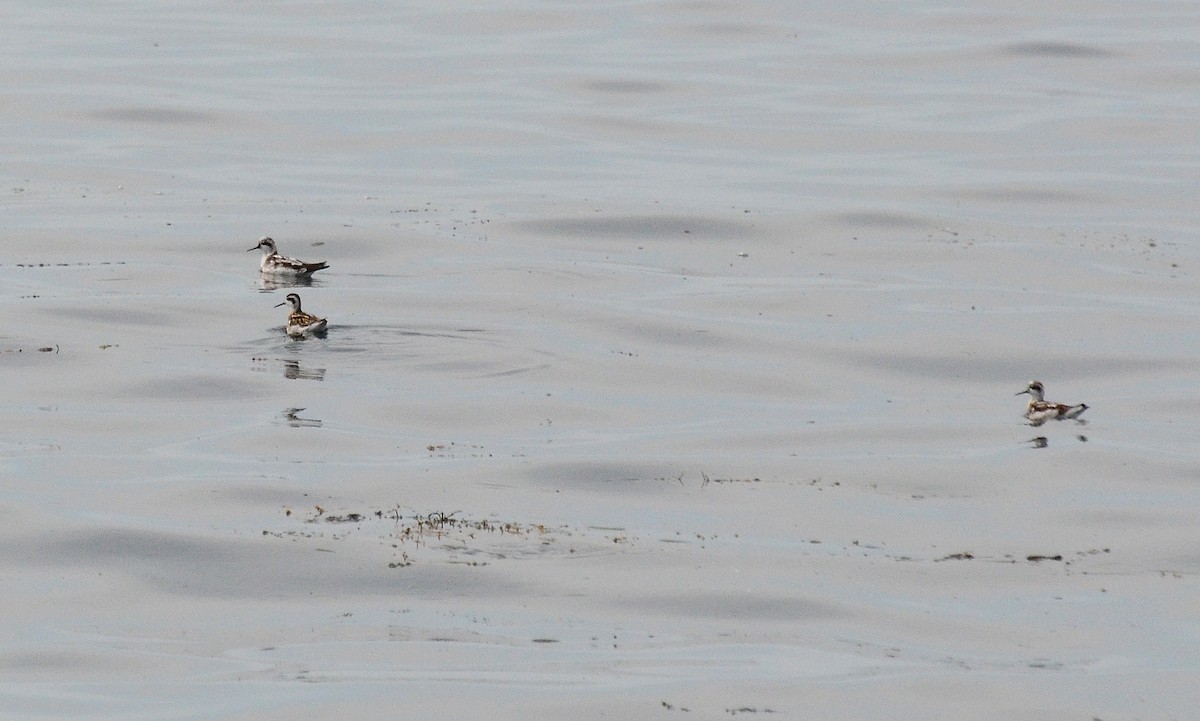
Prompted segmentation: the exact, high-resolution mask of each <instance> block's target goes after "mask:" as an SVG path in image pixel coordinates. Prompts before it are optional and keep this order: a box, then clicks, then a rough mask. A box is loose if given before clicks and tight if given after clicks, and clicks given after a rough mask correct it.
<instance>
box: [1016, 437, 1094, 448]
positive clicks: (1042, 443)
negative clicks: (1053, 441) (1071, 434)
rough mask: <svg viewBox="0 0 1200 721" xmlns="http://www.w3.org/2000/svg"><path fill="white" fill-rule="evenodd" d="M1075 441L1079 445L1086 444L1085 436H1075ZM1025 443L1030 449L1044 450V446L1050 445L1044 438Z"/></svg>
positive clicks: (1048, 440)
mask: <svg viewBox="0 0 1200 721" xmlns="http://www.w3.org/2000/svg"><path fill="white" fill-rule="evenodd" d="M1075 440H1077V441H1079V442H1080V443H1087V442H1088V438H1087V436H1085V435H1082V434H1080V435H1077V436H1075ZM1025 442H1026V443H1028V444H1029V447H1030V448H1045V447H1046V446H1048V445H1050V439H1049V438H1047V437H1045V436H1038V437H1037V438H1030V439H1029V440H1027V441H1025Z"/></svg>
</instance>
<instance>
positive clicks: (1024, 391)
mask: <svg viewBox="0 0 1200 721" xmlns="http://www.w3.org/2000/svg"><path fill="white" fill-rule="evenodd" d="M1028 392H1029V389H1028V388H1026V389H1025V390H1023V391H1021V392H1020V393H1014V394H1013V395H1016V396H1023V395H1025V394H1026V393H1028Z"/></svg>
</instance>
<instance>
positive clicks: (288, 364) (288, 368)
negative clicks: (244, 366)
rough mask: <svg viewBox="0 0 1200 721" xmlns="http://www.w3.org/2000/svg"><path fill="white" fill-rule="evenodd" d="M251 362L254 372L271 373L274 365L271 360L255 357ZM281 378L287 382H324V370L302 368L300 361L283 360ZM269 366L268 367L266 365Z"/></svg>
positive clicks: (273, 360) (273, 361)
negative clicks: (253, 365)
mask: <svg viewBox="0 0 1200 721" xmlns="http://www.w3.org/2000/svg"><path fill="white" fill-rule="evenodd" d="M251 360H253V361H254V363H255V368H254V370H256V371H272V369H273V368H274V365H275V360H276V359H273V358H264V357H261V356H259V357H256V358H252V359H251ZM281 362H282V363H283V377H284V378H287V379H289V380H302V381H323V380H325V369H324V368H303V367H301V365H300V361H298V360H292V359H283V360H282V361H281ZM268 364H269V365H268Z"/></svg>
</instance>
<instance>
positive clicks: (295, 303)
mask: <svg viewBox="0 0 1200 721" xmlns="http://www.w3.org/2000/svg"><path fill="white" fill-rule="evenodd" d="M288 303H291V304H292V312H291V313H288V319H287V326H286V328H285V329H286V330H287V334H288V335H290V336H293V337H302V336H305V335H308V334H309V333H320V332H321V331H323V330H325V326H326V323H327V321H326V320H325V319H324V318H318V317H316V316H315V315H309V314H308V313H305V312H304V311H302V310H300V296H298V295H296V294H295V293H288V294H287V300H285V301H283V302H282V303H279V304H277V305H276V306H275V307H276V308H278V307H279V306H281V305H287V304H288Z"/></svg>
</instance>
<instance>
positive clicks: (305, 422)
mask: <svg viewBox="0 0 1200 721" xmlns="http://www.w3.org/2000/svg"><path fill="white" fill-rule="evenodd" d="M302 410H304V409H303V408H288V409H286V410H284V411H283V414H282V416H283V420H285V421H287V424H288V425H289V426H291V427H292V428H320V427H321V423H322V421H321V420H319V419H317V418H301V417H300V416H298V415H296V414H297V413H299V412H300V411H302Z"/></svg>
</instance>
